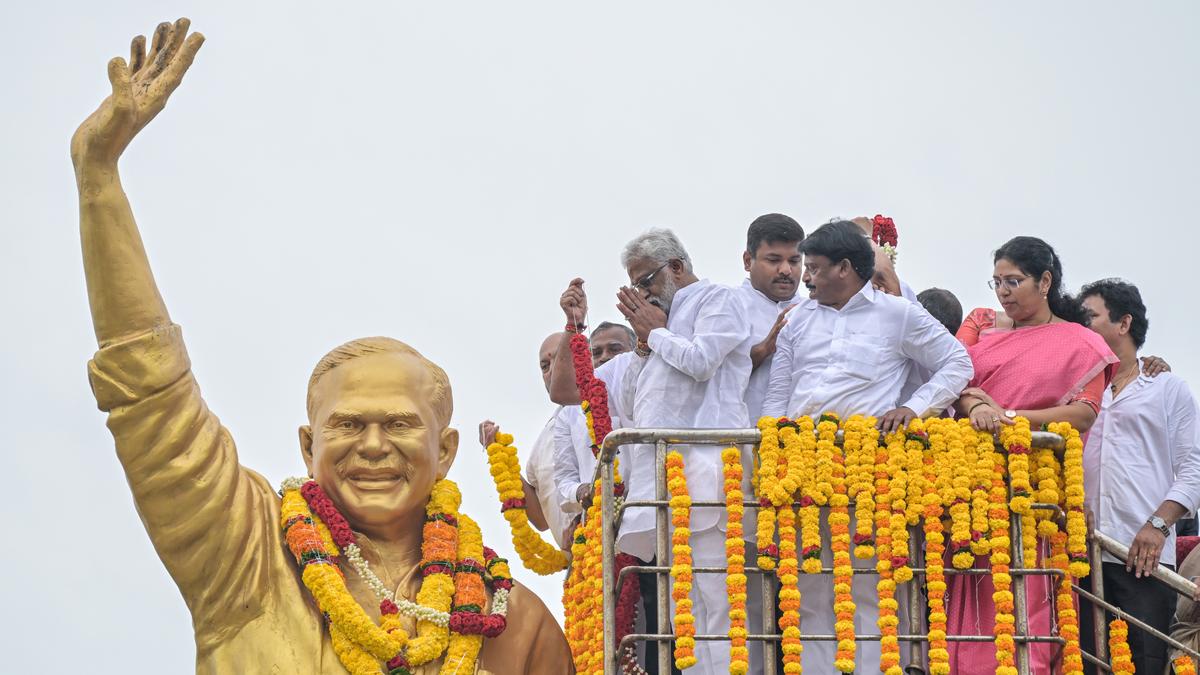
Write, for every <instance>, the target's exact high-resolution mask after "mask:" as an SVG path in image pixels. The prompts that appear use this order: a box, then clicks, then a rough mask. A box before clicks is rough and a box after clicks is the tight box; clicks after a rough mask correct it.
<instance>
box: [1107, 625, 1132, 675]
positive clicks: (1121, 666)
mask: <svg viewBox="0 0 1200 675" xmlns="http://www.w3.org/2000/svg"><path fill="white" fill-rule="evenodd" d="M1108 653H1109V656H1110V657H1111V659H1112V671H1113V672H1114V673H1132V672H1134V667H1133V653H1132V652H1131V651H1129V624H1127V623H1125V622H1124V621H1122V620H1121V619H1113V620H1112V622H1111V623H1109V624H1108Z"/></svg>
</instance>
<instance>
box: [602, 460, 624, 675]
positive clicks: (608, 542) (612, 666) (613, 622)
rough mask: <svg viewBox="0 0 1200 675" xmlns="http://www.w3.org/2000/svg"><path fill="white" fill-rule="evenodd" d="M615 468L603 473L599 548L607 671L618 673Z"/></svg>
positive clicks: (609, 464)
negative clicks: (614, 515) (614, 516)
mask: <svg viewBox="0 0 1200 675" xmlns="http://www.w3.org/2000/svg"><path fill="white" fill-rule="evenodd" d="M614 483H615V478H614V465H613V463H612V462H604V463H603V465H602V468H601V472H600V547H601V563H600V564H601V574H602V577H603V578H602V586H603V589H602V590H603V593H602V596H601V597H602V598H603V606H604V610H603V611H604V672H605V673H616V672H617V597H618V596H619V595H620V594H619V593H617V542H616V538H617V531H616V524H615V523H614V518H613V514H614V512H615V510H616V509H615V507H616V504H615V503H614V502H615V495H614V494H613V487H614Z"/></svg>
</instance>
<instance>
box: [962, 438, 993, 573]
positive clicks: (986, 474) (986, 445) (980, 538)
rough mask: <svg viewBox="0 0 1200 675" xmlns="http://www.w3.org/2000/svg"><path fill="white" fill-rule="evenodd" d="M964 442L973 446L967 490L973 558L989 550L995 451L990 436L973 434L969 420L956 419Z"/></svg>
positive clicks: (990, 548) (990, 546)
mask: <svg viewBox="0 0 1200 675" xmlns="http://www.w3.org/2000/svg"><path fill="white" fill-rule="evenodd" d="M958 424H959V427H960V431H961V433H962V436H963V439H964V442H965V443H966V444H968V445H971V444H974V446H975V453H974V454H975V472H974V480H973V482H974V485H973V487H972V489H971V552H972V553H974V554H975V555H977V556H981V555H987V554H988V553H990V552H991V550H992V545H991V542H989V541H988V533H989V532H990V531H991V526H990V525H989V524H988V510H989V509H990V508H991V504H990V502H989V498H988V495H989V493H990V491H991V487H992V469H993V464H994V462H993V460H992V453H993V452H994V451H995V449H996V446H995V439H994V438H992V435H991V434H986V433H977V432H976V431H975V430H974V429H972V428H971V420H970V419H968V418H965V417H964V418H963V419H960V420H958Z"/></svg>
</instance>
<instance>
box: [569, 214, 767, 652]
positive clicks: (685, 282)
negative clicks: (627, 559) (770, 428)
mask: <svg viewBox="0 0 1200 675" xmlns="http://www.w3.org/2000/svg"><path fill="white" fill-rule="evenodd" d="M621 263H622V265H623V266H624V267H625V269H626V271H627V272H628V274H629V281H630V284H631V286H630V287H624V288H622V289H621V290H620V291H619V292H618V293H617V298H618V309H619V310H620V311H621V313H622V314H624V315H625V318H626V319H627V320H628V321H629V323H630V325H631V326H632V327H633V330H634V332H635V333H636V335H637V338H638V345H637V348H636V350H635V353H636V356H635V357H633V358H631V359H630V363H628V364H627V372H626V373H625V376H624V382H623V384H622V385H621V386H619V387H614V386H613V385H612V384H611V382H609V378H610V375H611V373H610V371H611V370H612V368H613V366H614V364H616V363H617V362H618V361H619V360H621V357H618V359H614V360H613V361H610V362H609V363H608V364H605V365H604V366H602V367H601V368H600V369H599V370H598V371H597V376H598V377H600V378H601V379H604V380H605V382H606V383H607V384H609V392H610V396H609V399H610V405H611V402H612V401H613V399H617V407H618V412H619V413H622V414H627V415H630V416H631V418H632V422H633V425H634V426H638V427H659V428H685V429H700V428H739V429H740V428H747V427H749V426H750V418H749V415H748V414H747V412H746V402H745V399H744V397H745V393H746V386H747V383H748V381H749V379H750V371H751V362H750V348H751V346H752V341H751V339H750V332H749V328H748V325H747V320H746V315H745V310H744V309H743V307H742V303H741V301H740V300H739V299H738V297H737V295H736V294H735V292H734V291H733V289H731V288H728V287H725V286H719V285H716V284H713V283H711V282H709V281H707V280H702V279H699V278H698V277H697V276H696V275H695V273H694V272H693V270H692V261H691V258H690V256H689V255H688V253H687V251H686V250H685V249H684V247H683V244H682V243H681V242H680V241H679V239H678V237H676V236H675V234H674V233H673V232H671V231H670V230H666V229H652V230H650V231H648V232H645V233H643V234H642V235H639V236H638V237H636V238H635V239H633V241H631V242H629V244H627V245H626V247H625V250H624V251H623V253H622V255H621ZM560 304H561V305H562V307H563V310H564V313H565V314H566V316H567V320H568V322H571V321H576V322H577V321H578V320H579V318H578V317H583V316H586V313H587V299H586V296H585V294H584V292H583V281H582V280H580V279H576V280H575V281H573V282H572V283H571V286H570V287H569V288H568V289H567V291H566V292H564V293H563V297H562V299H561V301H560ZM564 360H565V359H564V356H563V355H560V356H559V364H563V362H564ZM567 363H568V364H569V361H567ZM557 367H560V366H556V368H557ZM561 368H563V369H566V368H569V365H562V366H561ZM560 384H561V385H562V387H563V388H562V390H560ZM574 389H575V383H574V378H573V377H572V378H569V379H568V377H567V374H566V373H562V372H561V371H559V372H556V374H555V378H554V382H553V383H552V388H551V396H552V398H554V400H555V401H556V402H558V403H562V404H564V405H566V404H569V403H574V402H577V401H578V391H577V390H574ZM573 390H574V391H573ZM613 391H620V395H619V396H613V395H612V392H613ZM675 449H677V450H679V451H680V452H681V453H682V454H683V457H684V471H685V474H686V476H687V483H688V492H689V494H690V495H691V498H692V500H693V501H696V502H699V501H724V492H723V477H722V464H721V457H720V455H721V450H722V448H721V447H720V446H711V445H708V446H705V445H697V446H675ZM654 454H655V453H654V447H653V446H650V445H643V446H635V447H633V448H630V451H629V453H628V462H624V461H623V462H622V467H623V475H624V476H625V480H626V487H627V496H628V499H630V500H643V499H654V494H655V491H654V481H653V477H654V473H655V471H654V469H655V467H654ZM724 515H725V511H724V509H723V508H695V509H693V510H692V514H691V533H692V535H691V539H690V543H691V546H692V557H693V563H694V565H695V566H697V567H706V566H715V567H724V566H725V564H726V560H725V538H724V532H723V530H724V527H725V520H724ZM654 528H655V517H654V511H653V510H652V509H629V510H627V511H626V512H625V514H624V517H623V518H622V521H621V526H620V531H619V534H618V540H617V546H618V548H619V549H620V550H621V551H624V552H627V553H631V554H633V555H635V556H637V557H638V558H640V559H642V560H649V559H651V558H653V557H654V553H655V552H654ZM659 562H660V563H666V561H659ZM652 588H653V584H652V583H643V592H644V593H645V592H646V591H647V590H648V589H652ZM651 592H652V591H651ZM691 597H692V602H693V605H692V613H693V615H695V617H696V630H697V632H698V633H701V634H703V633H716V634H721V633H725V632H727V631H728V629H729V599H728V595H727V592H726V589H725V579H724V577H723V576H722V575H712V574H697V575H695V578H694V581H693V585H692V595H691ZM758 651H759V650H755V649H752V650H751V652H752V653H754V652H758ZM695 653H696V658H697V660H698V663H697V665H696V666H695V668H694V669H693V670H695V672H697V673H714V674H715V673H720V672H727V670H728V667H729V643H728V642H710V641H703V642H698V643H697V644H696V648H695ZM689 672H691V671H689ZM664 675H665V674H664Z"/></svg>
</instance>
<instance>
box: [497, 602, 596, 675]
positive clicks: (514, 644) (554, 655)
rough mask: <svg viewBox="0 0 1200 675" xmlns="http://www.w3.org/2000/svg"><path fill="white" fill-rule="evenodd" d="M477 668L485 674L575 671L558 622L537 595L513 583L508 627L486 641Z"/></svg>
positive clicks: (535, 674)
mask: <svg viewBox="0 0 1200 675" xmlns="http://www.w3.org/2000/svg"><path fill="white" fill-rule="evenodd" d="M489 643H490V644H489ZM518 664H524V666H521V665H518ZM480 665H481V670H483V671H485V672H490V671H491V670H494V671H495V672H498V673H500V672H504V673H525V674H526V675H542V674H543V673H546V674H551V673H553V674H554V675H560V674H561V673H571V672H574V667H573V665H572V664H571V650H570V647H569V646H568V645H567V638H566V636H565V635H563V631H562V627H561V626H559V624H558V620H557V619H555V618H554V615H553V614H551V613H550V610H549V609H548V608H547V607H546V604H545V603H544V602H542V599H541V598H540V597H538V595H537V594H536V593H534V592H533V591H532V590H530V589H529V588H528V587H527V586H524V585H522V584H521V583H520V582H516V581H514V582H513V587H512V592H511V593H510V594H509V596H508V622H507V627H506V628H505V629H504V632H503V633H501V634H500V635H499V636H498V637H496V638H493V639H490V640H487V641H485V643H484V652H483V654H482V657H481V663H480Z"/></svg>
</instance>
